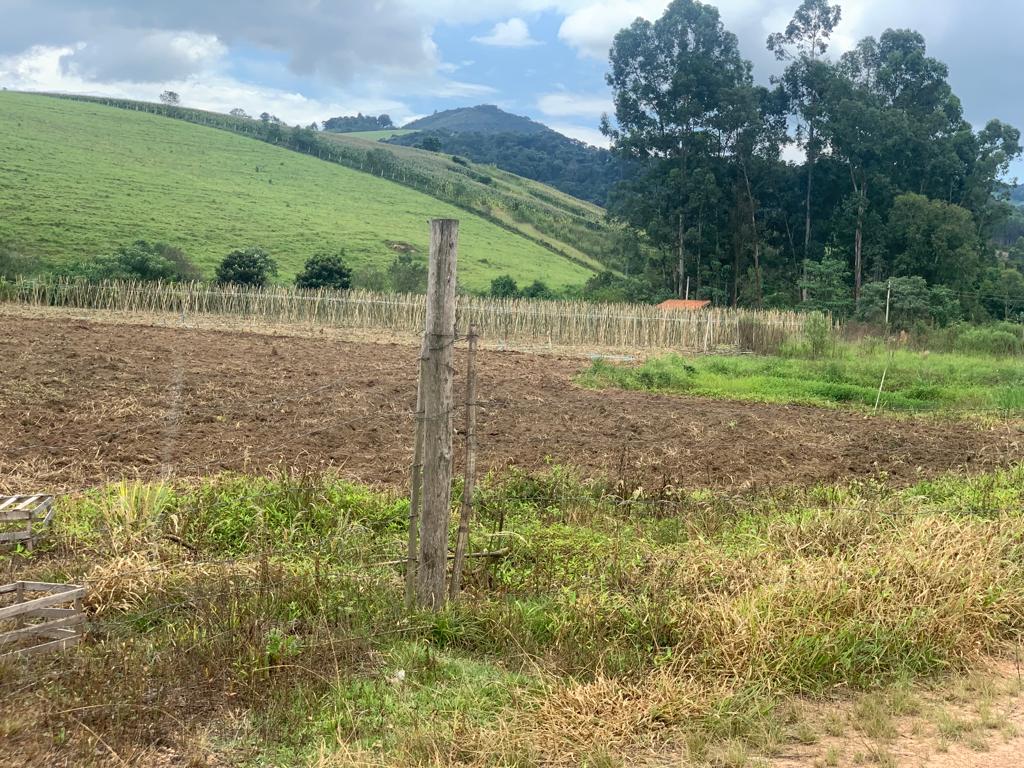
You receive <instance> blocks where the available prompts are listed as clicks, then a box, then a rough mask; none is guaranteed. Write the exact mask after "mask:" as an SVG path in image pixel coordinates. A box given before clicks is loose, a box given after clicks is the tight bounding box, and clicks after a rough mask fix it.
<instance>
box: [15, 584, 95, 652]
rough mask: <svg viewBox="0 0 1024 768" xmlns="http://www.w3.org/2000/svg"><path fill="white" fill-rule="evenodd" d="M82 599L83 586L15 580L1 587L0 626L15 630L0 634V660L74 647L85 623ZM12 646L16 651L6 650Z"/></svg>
mask: <svg viewBox="0 0 1024 768" xmlns="http://www.w3.org/2000/svg"><path fill="white" fill-rule="evenodd" d="M39 593H41V594H39ZM33 594H38V596H37V597H31V595H33ZM12 595H13V598H14V601H13V602H11V596H12ZM83 597H85V587H80V586H78V585H77V584H48V583H46V582H41V581H16V582H14V583H12V584H2V585H0V627H3V626H4V625H11V624H13V625H14V627H15V628H14V629H11V630H8V631H6V632H3V633H2V634H0V659H3V658H9V657H14V656H30V655H33V654H36V653H48V652H50V651H61V650H64V649H65V648H69V647H70V646H73V645H77V644H78V642H79V640H81V639H82V624H83V623H84V622H85V613H84V612H83V610H82V598H83ZM11 645H14V646H15V648H14V649H13V650H7V647H8V646H11ZM5 651H6V652H5Z"/></svg>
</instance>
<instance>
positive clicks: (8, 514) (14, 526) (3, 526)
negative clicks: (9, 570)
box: [0, 494, 55, 552]
mask: <svg viewBox="0 0 1024 768" xmlns="http://www.w3.org/2000/svg"><path fill="white" fill-rule="evenodd" d="M54 511H55V510H54V508H53V496H44V495H41V494H40V495H35V496H0V545H4V544H22V545H23V546H24V547H25V548H26V549H27V550H29V551H30V552H31V551H32V547H33V546H34V545H35V541H36V538H38V537H39V535H40V534H41V533H43V532H44V531H45V530H46V529H48V528H49V527H50V523H52V522H53V515H54Z"/></svg>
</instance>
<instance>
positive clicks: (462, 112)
mask: <svg viewBox="0 0 1024 768" xmlns="http://www.w3.org/2000/svg"><path fill="white" fill-rule="evenodd" d="M403 127H404V128H405V129H407V130H413V131H448V132H450V133H519V134H539V133H546V132H548V131H550V130H551V129H550V128H548V127H547V126H546V125H541V124H540V123H538V122H535V121H534V120H531V119H530V118H528V117H523V116H521V115H513V114H512V113H511V112H506V111H505V110H503V109H501V108H499V107H498V106H496V105H494V104H478V105H477V106H475V107H459V108H457V109H446V110H444V111H443V112H435V113H434V114H433V115H430V116H429V117H423V118H420V119H419V120H413V121H412V122H411V123H409V124H408V125H405V126H403Z"/></svg>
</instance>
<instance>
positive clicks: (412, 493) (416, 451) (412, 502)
mask: <svg viewBox="0 0 1024 768" xmlns="http://www.w3.org/2000/svg"><path fill="white" fill-rule="evenodd" d="M426 354H427V342H426V337H424V340H423V344H422V345H421V346H420V356H419V358H418V359H417V361H416V414H415V416H414V419H415V435H416V436H415V438H413V455H412V466H411V467H410V472H409V475H410V476H409V482H410V485H411V487H410V489H409V544H408V548H407V550H406V559H405V604H406V606H407V607H409V608H411V607H412V606H413V604H414V603H415V602H416V564H417V563H418V562H419V527H420V509H421V508H422V506H423V504H422V494H421V491H422V488H423V361H424V358H425V357H426Z"/></svg>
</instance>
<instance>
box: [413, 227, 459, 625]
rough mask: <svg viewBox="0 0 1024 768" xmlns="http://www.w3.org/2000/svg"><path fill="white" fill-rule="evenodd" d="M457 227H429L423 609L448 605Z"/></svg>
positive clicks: (419, 580) (419, 593)
mask: <svg viewBox="0 0 1024 768" xmlns="http://www.w3.org/2000/svg"><path fill="white" fill-rule="evenodd" d="M458 241H459V222H458V221H455V220H453V219H439V220H434V221H431V222H430V268H429V271H428V274H427V328H426V337H425V339H424V343H425V355H424V360H423V386H422V391H423V402H422V406H423V513H422V515H421V518H420V523H421V525H420V556H419V562H418V564H417V569H416V573H417V576H416V597H417V601H418V602H419V604H420V606H422V607H424V608H428V609H431V610H438V609H440V608H441V607H442V606H443V605H444V602H445V597H446V590H445V581H446V579H445V572H446V570H447V565H448V523H449V519H450V516H451V503H452V374H453V370H452V345H453V344H454V343H455V268H456V261H457V255H458Z"/></svg>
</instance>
